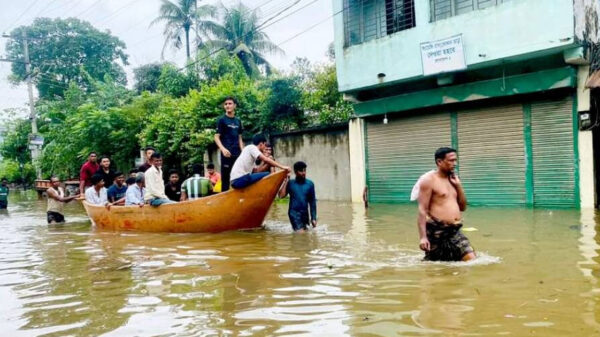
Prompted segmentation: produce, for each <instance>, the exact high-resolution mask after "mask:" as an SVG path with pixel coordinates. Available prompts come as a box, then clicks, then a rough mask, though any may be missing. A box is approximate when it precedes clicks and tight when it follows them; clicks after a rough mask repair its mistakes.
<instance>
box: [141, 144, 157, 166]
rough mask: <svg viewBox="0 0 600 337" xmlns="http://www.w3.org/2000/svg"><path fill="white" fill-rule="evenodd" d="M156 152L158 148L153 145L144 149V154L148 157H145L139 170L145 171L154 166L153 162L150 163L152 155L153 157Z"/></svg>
mask: <svg viewBox="0 0 600 337" xmlns="http://www.w3.org/2000/svg"><path fill="white" fill-rule="evenodd" d="M154 152H156V149H155V148H153V147H152V146H147V147H146V148H145V149H144V155H145V156H146V158H144V163H143V164H142V165H141V166H140V167H139V168H138V171H139V172H142V173H144V172H146V170H148V169H149V168H150V167H151V166H152V164H151V163H150V157H152V154H153V153H154Z"/></svg>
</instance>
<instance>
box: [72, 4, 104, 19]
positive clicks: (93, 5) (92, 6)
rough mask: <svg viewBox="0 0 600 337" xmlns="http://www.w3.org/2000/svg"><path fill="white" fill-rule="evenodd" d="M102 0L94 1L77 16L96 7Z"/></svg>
mask: <svg viewBox="0 0 600 337" xmlns="http://www.w3.org/2000/svg"><path fill="white" fill-rule="evenodd" d="M101 1H102V0H96V1H94V3H93V4H91V5H90V6H89V7H88V8H86V9H84V10H83V11H81V12H79V14H76V15H75V17H80V16H82V15H83V14H86V13H87V12H89V11H90V10H91V9H92V8H94V7H95V6H96V5H97V4H99V3H100V2H101Z"/></svg>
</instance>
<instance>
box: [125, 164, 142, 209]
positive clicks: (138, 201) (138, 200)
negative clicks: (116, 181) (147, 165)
mask: <svg viewBox="0 0 600 337" xmlns="http://www.w3.org/2000/svg"><path fill="white" fill-rule="evenodd" d="M129 179H131V178H129ZM129 179H128V180H129ZM145 193H146V189H145V188H144V173H142V172H139V173H138V174H137V176H136V177H135V178H134V179H133V184H131V185H129V187H127V193H126V194H125V206H131V205H139V206H140V207H143V206H144V204H145V203H146V201H144V194H145Z"/></svg>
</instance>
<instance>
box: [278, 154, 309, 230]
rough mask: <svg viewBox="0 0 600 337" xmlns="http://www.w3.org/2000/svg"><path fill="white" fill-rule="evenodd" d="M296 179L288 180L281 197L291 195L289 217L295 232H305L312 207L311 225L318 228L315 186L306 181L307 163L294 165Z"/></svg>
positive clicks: (282, 188)
mask: <svg viewBox="0 0 600 337" xmlns="http://www.w3.org/2000/svg"><path fill="white" fill-rule="evenodd" d="M294 174H296V179H293V180H289V179H288V180H286V181H285V182H284V183H283V186H282V187H281V190H279V197H280V198H285V196H286V195H287V194H289V195H290V208H289V210H288V216H289V217H290V222H291V223H292V228H293V229H294V231H300V232H303V231H305V230H307V229H308V224H309V218H308V208H309V207H310V223H311V224H312V226H313V227H316V226H317V198H316V197H315V184H314V183H313V182H312V181H310V180H308V179H306V163H304V162H302V161H299V162H296V163H295V164H294Z"/></svg>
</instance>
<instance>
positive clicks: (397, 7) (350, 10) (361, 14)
mask: <svg viewBox="0 0 600 337" xmlns="http://www.w3.org/2000/svg"><path fill="white" fill-rule="evenodd" d="M414 26H415V7H414V0H344V39H345V41H344V45H345V46H346V47H348V46H352V45H356V44H360V43H363V42H367V41H370V40H373V39H378V38H381V37H384V36H387V35H391V34H394V33H396V32H399V31H402V30H405V29H409V28H412V27H414Z"/></svg>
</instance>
